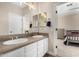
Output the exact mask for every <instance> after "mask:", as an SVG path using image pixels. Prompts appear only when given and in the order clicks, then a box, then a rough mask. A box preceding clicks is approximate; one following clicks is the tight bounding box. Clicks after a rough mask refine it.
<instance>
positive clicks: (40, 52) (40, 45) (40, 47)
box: [38, 40, 44, 57]
mask: <svg viewBox="0 0 79 59" xmlns="http://www.w3.org/2000/svg"><path fill="white" fill-rule="evenodd" d="M43 51H44V40H40V41H38V57H42V56H43V55H44V53H43Z"/></svg>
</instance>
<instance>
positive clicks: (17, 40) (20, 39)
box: [3, 38, 28, 45]
mask: <svg viewBox="0 0 79 59" xmlns="http://www.w3.org/2000/svg"><path fill="white" fill-rule="evenodd" d="M26 41H28V39H27V38H19V39H14V40H8V41H5V42H3V44H4V45H13V44H20V43H24V42H26Z"/></svg>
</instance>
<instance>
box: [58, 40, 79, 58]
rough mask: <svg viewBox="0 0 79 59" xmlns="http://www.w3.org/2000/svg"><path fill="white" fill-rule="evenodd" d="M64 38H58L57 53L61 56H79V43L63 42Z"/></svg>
mask: <svg viewBox="0 0 79 59" xmlns="http://www.w3.org/2000/svg"><path fill="white" fill-rule="evenodd" d="M63 41H64V40H60V39H58V44H57V45H58V49H57V54H58V56H61V57H79V44H72V43H71V44H69V46H67V45H64V44H63Z"/></svg>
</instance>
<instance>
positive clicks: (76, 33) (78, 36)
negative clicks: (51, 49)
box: [65, 30, 79, 45]
mask: <svg viewBox="0 0 79 59" xmlns="http://www.w3.org/2000/svg"><path fill="white" fill-rule="evenodd" d="M65 41H67V43H66V44H67V45H69V42H73V43H79V30H67V31H66V37H65Z"/></svg>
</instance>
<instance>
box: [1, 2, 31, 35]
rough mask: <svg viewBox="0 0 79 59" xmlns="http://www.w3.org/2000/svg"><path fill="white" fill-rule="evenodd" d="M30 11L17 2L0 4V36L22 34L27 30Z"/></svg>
mask: <svg viewBox="0 0 79 59" xmlns="http://www.w3.org/2000/svg"><path fill="white" fill-rule="evenodd" d="M30 14H31V13H30V11H29V8H28V6H27V5H25V6H24V5H23V6H21V5H20V3H19V2H0V35H12V34H22V33H25V31H27V30H29V24H30V20H29V19H30V18H31V16H30Z"/></svg>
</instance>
